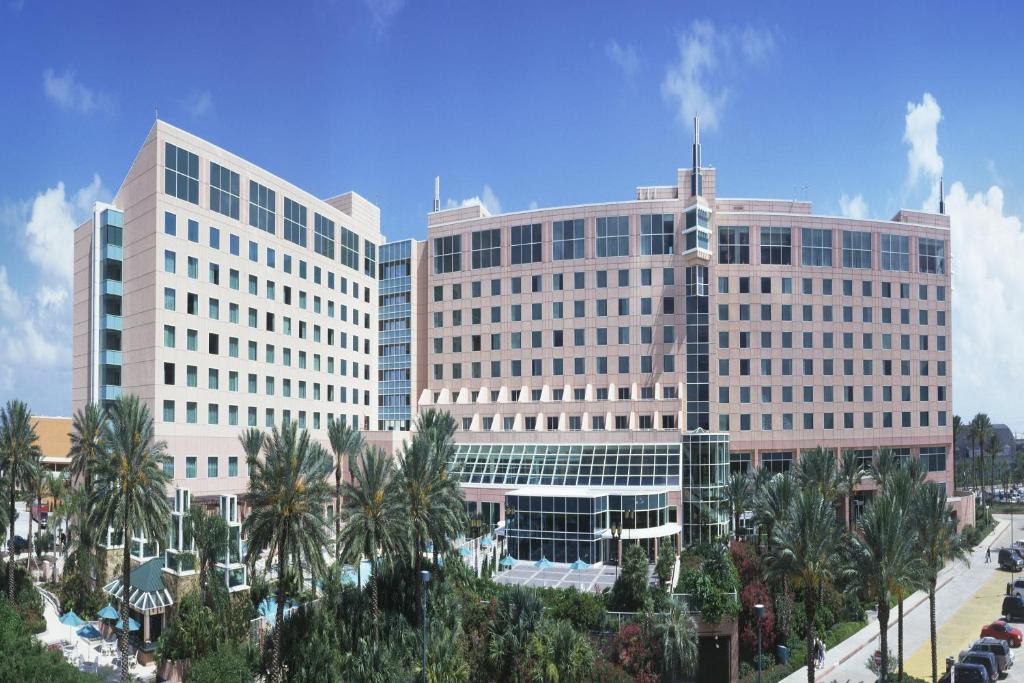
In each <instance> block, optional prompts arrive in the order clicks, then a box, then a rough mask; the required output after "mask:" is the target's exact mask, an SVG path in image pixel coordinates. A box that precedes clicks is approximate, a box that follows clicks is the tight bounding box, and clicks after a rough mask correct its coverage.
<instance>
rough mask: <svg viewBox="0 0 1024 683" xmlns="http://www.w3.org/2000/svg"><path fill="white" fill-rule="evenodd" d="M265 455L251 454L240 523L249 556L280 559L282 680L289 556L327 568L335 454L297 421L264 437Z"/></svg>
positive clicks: (275, 669) (275, 674) (318, 569)
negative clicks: (245, 506)
mask: <svg viewBox="0 0 1024 683" xmlns="http://www.w3.org/2000/svg"><path fill="white" fill-rule="evenodd" d="M263 456H264V457H263V459H262V460H260V459H258V458H256V457H251V458H250V460H249V462H250V463H251V465H252V476H250V477H249V489H248V498H249V502H250V505H251V506H252V511H251V512H250V513H249V516H248V517H246V518H245V522H243V523H242V530H243V532H244V533H245V534H246V536H247V537H248V539H249V545H248V548H247V549H246V553H247V557H246V560H247V561H248V562H249V563H250V564H255V562H256V559H257V558H258V557H259V555H260V553H262V552H263V551H267V552H268V554H269V555H268V558H267V564H268V565H269V564H270V563H271V561H272V558H274V557H276V558H277V619H276V621H275V627H274V655H273V663H272V665H271V669H272V670H271V672H270V673H271V678H272V680H275V681H280V680H281V675H282V672H281V631H282V629H283V628H284V607H285V598H286V596H285V583H286V582H285V573H286V571H287V569H288V558H289V557H292V558H295V559H296V560H297V561H298V562H300V563H301V562H302V561H303V560H305V562H306V563H307V565H308V566H309V567H311V569H312V571H313V574H314V575H315V576H323V575H324V573H325V566H324V558H323V554H322V552H321V549H322V548H324V547H325V546H326V545H327V542H328V529H327V520H326V519H325V516H324V510H325V509H326V507H327V504H328V502H329V501H330V497H331V491H330V486H329V485H328V483H327V475H328V474H330V472H331V458H330V456H329V455H328V454H327V451H325V450H324V449H323V447H322V446H320V445H319V444H317V443H315V442H313V441H312V440H311V439H310V437H309V432H308V431H306V430H305V429H303V430H302V431H301V432H300V431H298V424H297V423H295V422H292V423H284V424H282V425H281V429H280V430H278V429H277V428H276V427H275V428H274V429H273V431H272V432H271V433H270V435H269V436H267V438H266V439H264V441H263Z"/></svg>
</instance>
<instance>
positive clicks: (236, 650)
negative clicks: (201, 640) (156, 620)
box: [185, 645, 253, 683]
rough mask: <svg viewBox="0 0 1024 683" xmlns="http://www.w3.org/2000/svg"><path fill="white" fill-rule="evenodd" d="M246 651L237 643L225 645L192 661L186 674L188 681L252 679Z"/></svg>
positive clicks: (213, 682) (216, 681) (190, 682)
mask: <svg viewBox="0 0 1024 683" xmlns="http://www.w3.org/2000/svg"><path fill="white" fill-rule="evenodd" d="M252 673H253V672H252V667H251V666H250V665H249V658H248V656H247V655H246V652H245V651H244V650H243V649H242V648H240V647H238V646H237V645H223V646H221V647H219V648H217V649H216V650H214V651H213V652H211V653H209V654H207V655H206V656H205V657H200V658H199V659H196V660H195V661H193V662H192V666H191V667H190V668H189V670H188V674H187V675H186V676H185V680H186V681H187V682H188V683H221V682H222V681H248V680H252Z"/></svg>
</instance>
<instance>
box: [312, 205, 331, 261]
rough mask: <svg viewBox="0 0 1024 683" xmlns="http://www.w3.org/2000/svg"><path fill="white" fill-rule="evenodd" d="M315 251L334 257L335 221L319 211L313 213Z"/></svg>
mask: <svg viewBox="0 0 1024 683" xmlns="http://www.w3.org/2000/svg"><path fill="white" fill-rule="evenodd" d="M313 251H315V252H316V253H318V254H320V255H321V256H326V257H327V258H330V259H333V258H334V221H332V220H331V219H329V218H325V217H324V216H321V215H320V214H318V213H314V214H313Z"/></svg>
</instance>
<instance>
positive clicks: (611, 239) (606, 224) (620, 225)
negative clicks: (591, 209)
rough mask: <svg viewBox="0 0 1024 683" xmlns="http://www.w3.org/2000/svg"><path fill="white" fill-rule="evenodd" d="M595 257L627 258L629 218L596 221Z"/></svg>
mask: <svg viewBox="0 0 1024 683" xmlns="http://www.w3.org/2000/svg"><path fill="white" fill-rule="evenodd" d="M597 255H598V256H599V257H605V256H629V216H602V217H601V218H598V219H597Z"/></svg>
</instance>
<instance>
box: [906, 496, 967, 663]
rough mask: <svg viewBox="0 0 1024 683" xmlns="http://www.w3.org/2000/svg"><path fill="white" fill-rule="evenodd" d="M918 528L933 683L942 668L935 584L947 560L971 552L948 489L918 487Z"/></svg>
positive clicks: (915, 514) (915, 507)
mask: <svg viewBox="0 0 1024 683" xmlns="http://www.w3.org/2000/svg"><path fill="white" fill-rule="evenodd" d="M912 511H913V517H914V527H915V528H916V529H917V546H916V550H917V554H918V556H919V557H920V558H921V565H922V578H923V580H924V584H925V585H926V586H927V588H928V627H929V635H930V643H931V655H932V683H936V681H937V680H938V675H939V668H938V659H937V656H938V652H937V649H938V636H937V632H936V630H935V586H936V584H937V583H938V578H939V572H940V571H942V569H943V567H945V566H946V562H955V561H958V560H959V561H961V562H964V563H967V562H969V557H970V555H969V552H968V548H967V546H966V544H965V543H964V542H963V541H962V539H961V537H960V535H959V534H958V533H957V530H956V520H955V519H954V518H952V517H951V516H950V514H949V508H948V506H947V504H946V489H945V487H944V486H940V485H926V486H921V487H919V488H918V489H917V491H916V492H915V495H914V502H913V507H912Z"/></svg>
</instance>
